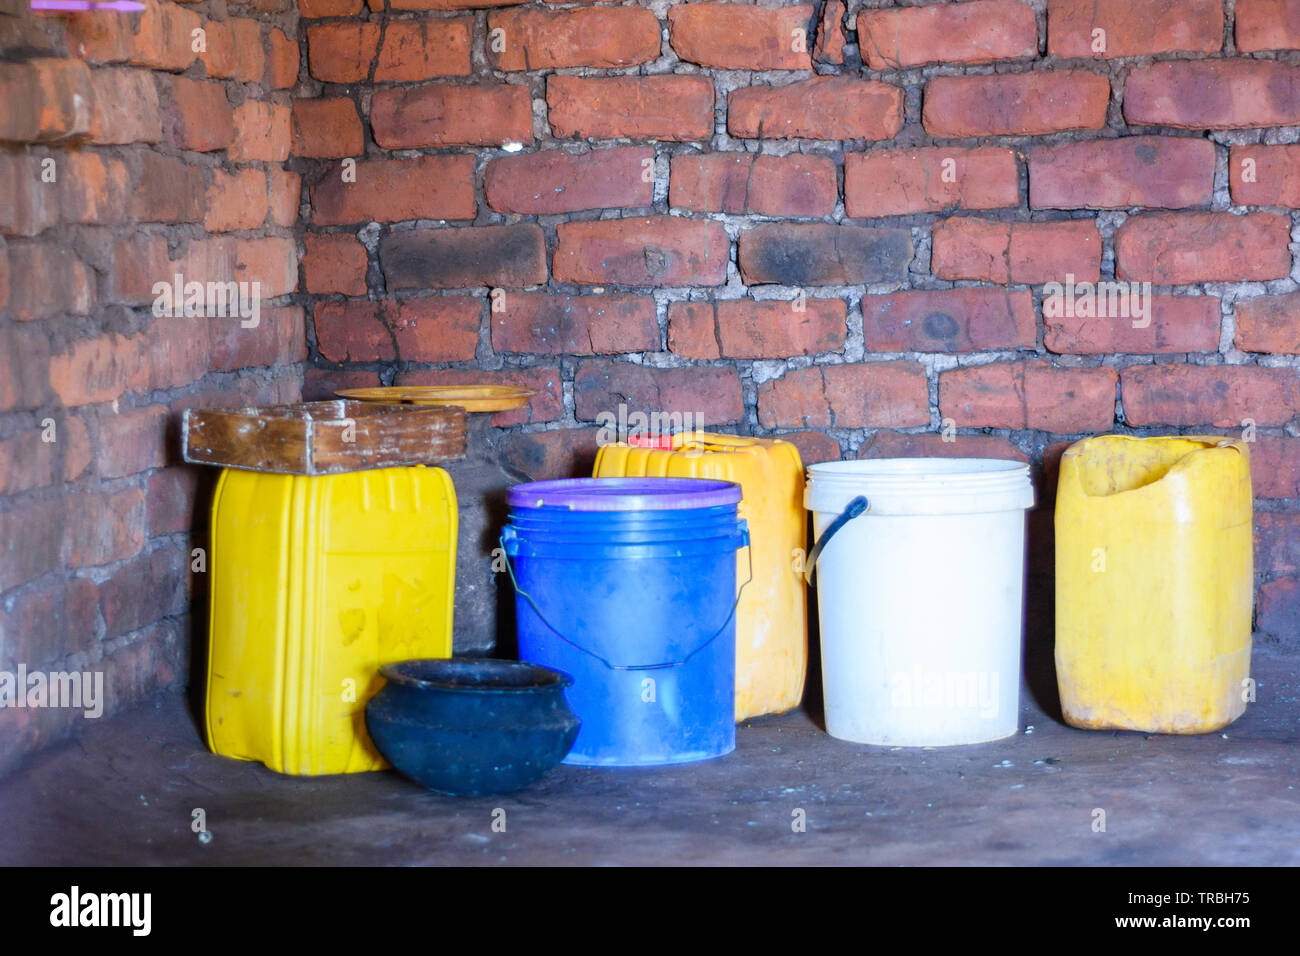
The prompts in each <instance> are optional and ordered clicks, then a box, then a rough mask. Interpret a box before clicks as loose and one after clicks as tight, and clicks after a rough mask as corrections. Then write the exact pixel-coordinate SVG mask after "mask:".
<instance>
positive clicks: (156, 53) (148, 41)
mask: <svg viewBox="0 0 1300 956" xmlns="http://www.w3.org/2000/svg"><path fill="white" fill-rule="evenodd" d="M145 3H146V4H147V9H146V10H145V11H144V12H143V13H141V14H140V22H139V27H138V29H137V31H136V34H135V36H134V37H133V38H132V41H131V56H130V63H131V64H132V65H134V66H147V67H149V68H150V69H154V70H166V71H168V72H171V73H181V72H184V71H185V70H187V69H188V68H189V66H190V64H191V63H193V62H194V58H195V53H194V47H193V44H194V36H193V34H194V31H195V30H197V29H199V28H200V27H202V26H203V18H202V17H200V16H199V15H198V14H197V13H195V12H194V11H193V10H186V9H185V8H184V7H178V6H177V5H176V4H174V3H167V2H158V0H145ZM254 79H256V77H254Z"/></svg>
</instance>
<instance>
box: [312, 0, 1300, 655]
mask: <svg viewBox="0 0 1300 956" xmlns="http://www.w3.org/2000/svg"><path fill="white" fill-rule="evenodd" d="M489 6H490V7H492V9H487V10H482V9H475V8H478V7H489ZM849 8H850V9H848V10H846V9H845V5H844V4H843V3H841V2H839V0H825V2H821V3H815V4H803V5H792V4H787V5H779V6H778V5H776V4H772V3H768V2H763V3H759V4H757V5H751V4H736V5H731V4H721V3H712V2H692V3H669V2H664V0H651V2H635V3H623V4H619V5H611V4H603V3H601V4H592V3H549V2H532V3H508V2H504V0H503V2H501V3H498V4H493V3H492V2H491V0H400V2H399V0H389V2H388V4H387V5H386V6H385V4H383V3H382V2H380V0H371V2H370V3H369V4H368V5H367V6H364V7H363V3H362V0H300V13H301V15H302V17H303V20H302V26H303V38H304V40H305V44H306V47H307V66H308V76H307V77H306V78H305V80H304V83H303V85H302V86H301V87H300V90H299V93H300V98H298V99H295V101H294V107H293V108H294V136H295V139H294V152H295V154H296V156H298V157H301V159H296V160H294V163H295V168H299V169H300V170H301V171H302V172H303V173H304V175H305V176H306V178H307V180H308V181H309V182H311V183H313V185H312V186H311V190H310V197H309V198H310V207H311V208H310V212H309V213H308V214H307V216H306V219H305V226H306V232H305V236H304V239H305V247H306V258H305V260H304V279H305V286H304V290H305V292H306V293H308V295H307V296H306V301H307V302H308V304H309V306H310V309H311V321H310V323H309V326H310V331H309V334H310V340H311V349H312V358H313V364H314V366H315V367H314V369H313V370H312V371H310V372H309V373H308V384H307V389H308V391H309V392H310V393H312V394H326V393H328V391H329V390H330V389H331V388H333V387H336V386H338V385H341V384H378V383H385V384H389V383H398V384H402V383H436V382H460V381H465V380H470V379H483V378H488V379H491V380H501V381H507V382H520V383H525V384H530V385H533V386H534V387H537V388H538V389H539V394H538V397H537V398H536V399H535V400H534V401H533V403H532V405H531V407H530V408H529V409H528V411H527V413H526V414H522V415H512V416H508V417H502V419H501V421H500V424H502V425H508V426H510V428H511V429H512V432H513V433H512V434H511V435H509V436H508V438H507V439H506V443H505V445H506V448H507V450H508V452H509V454H510V455H511V457H512V458H513V460H514V463H515V464H516V465H517V466H519V467H521V468H523V469H524V470H525V471H527V472H528V473H530V474H533V475H535V476H552V475H563V474H571V473H576V472H578V471H580V470H581V469H582V467H583V466H584V465H585V464H586V463H587V462H588V461H589V460H590V455H591V450H592V447H593V446H594V442H595V432H594V430H593V427H592V426H593V423H594V421H595V419H596V416H597V415H598V414H599V413H601V412H606V411H608V412H614V411H616V410H617V408H618V406H619V404H620V403H624V404H626V405H628V406H629V407H630V408H632V409H634V410H635V409H641V410H666V411H681V412H687V411H691V412H701V413H703V416H704V418H705V420H706V421H707V422H708V423H709V424H710V426H711V427H723V428H726V429H732V430H737V431H741V432H746V433H753V434H761V435H782V436H786V437H789V438H791V439H792V440H794V441H796V442H797V443H798V444H799V446H800V448H801V449H802V450H803V453H804V456H805V458H806V459H807V460H808V461H810V462H815V461H820V460H826V459H834V458H842V457H843V458H854V457H875V456H893V455H917V454H939V455H949V454H956V455H997V456H1014V457H1019V458H1023V459H1027V460H1030V461H1032V462H1033V463H1034V465H1035V472H1036V476H1037V479H1038V483H1039V493H1040V507H1039V509H1038V511H1037V513H1036V514H1035V515H1034V517H1033V519H1032V531H1031V574H1032V576H1033V580H1034V582H1035V584H1036V588H1035V594H1036V595H1037V596H1036V597H1032V598H1031V608H1030V610H1031V637H1032V636H1034V634H1039V635H1041V634H1044V633H1050V619H1051V604H1050V583H1051V578H1050V572H1051V547H1052V543H1051V509H1052V505H1053V501H1052V487H1053V484H1054V481H1055V470H1054V462H1055V460H1056V459H1057V458H1059V454H1060V451H1061V449H1062V448H1063V447H1064V446H1065V445H1066V444H1068V443H1069V441H1071V440H1072V439H1075V438H1078V437H1080V436H1085V435H1090V434H1094V433H1098V432H1111V431H1124V432H1132V433H1136V434H1159V433H1170V432H1176V431H1178V432H1184V433H1187V432H1211V431H1212V432H1223V433H1231V434H1246V435H1247V436H1248V437H1251V438H1253V439H1254V445H1253V446H1252V447H1253V450H1254V470H1255V482H1256V491H1257V494H1258V496H1259V500H1258V502H1257V508H1258V517H1257V537H1258V572H1259V582H1260V585H1261V589H1260V597H1259V611H1258V624H1259V627H1260V628H1261V629H1262V630H1263V631H1264V632H1266V633H1268V634H1272V635H1284V636H1285V637H1286V638H1289V639H1290V640H1292V641H1294V640H1295V639H1296V636H1297V627H1298V621H1300V579H1297V577H1296V573H1297V570H1298V569H1300V547H1298V546H1297V545H1296V543H1295V542H1296V541H1298V540H1300V499H1297V495H1298V494H1300V439H1297V437H1295V436H1296V435H1297V434H1300V430H1297V417H1296V416H1297V413H1298V412H1300V388H1298V380H1297V366H1298V365H1300V362H1298V361H1297V355H1300V292H1297V289H1300V285H1297V281H1296V280H1297V279H1298V278H1300V269H1298V268H1297V267H1296V265H1295V260H1294V255H1295V251H1296V250H1295V246H1294V245H1293V244H1292V230H1293V228H1294V227H1295V221H1294V216H1295V213H1294V212H1293V209H1294V208H1296V207H1297V206H1300V145H1296V140H1297V138H1298V136H1297V126H1298V125H1300V0H1235V2H1234V0H1227V2H1226V3H1225V2H1220V0H1028V2H1021V0H965V2H956V3H945V2H937V3H936V2H925V0H922V2H912V0H905V2H902V3H888V2H879V0H867V2H865V3H858V2H850V4H849ZM345 157H350V158H351V159H353V160H354V161H355V173H356V181H355V182H353V183H347V182H344V181H343V180H344V176H343V169H344V165H343V159H344V158H345ZM1068 275H1073V276H1074V278H1075V281H1076V282H1096V281H1098V280H1107V281H1115V280H1124V281H1132V282H1136V283H1141V282H1150V283H1152V286H1153V295H1152V298H1151V299H1150V308H1149V312H1148V319H1149V321H1148V322H1147V324H1145V327H1135V322H1133V321H1130V320H1129V319H1127V318H1115V317H1112V318H1102V319H1098V318H1091V317H1087V318H1076V317H1072V316H1068V315H1056V314H1049V315H1045V310H1044V304H1045V303H1044V286H1045V285H1046V284H1047V283H1050V282H1059V283H1065V282H1066V280H1067V276H1068ZM1047 311H1048V312H1051V311H1052V310H1051V309H1048V310H1047ZM1136 324H1138V325H1141V324H1142V323H1141V322H1138V323H1136ZM945 426H947V427H946V428H945ZM945 431H946V432H947V436H946V437H948V438H951V439H953V440H951V441H946V440H945ZM1045 628H1046V630H1045Z"/></svg>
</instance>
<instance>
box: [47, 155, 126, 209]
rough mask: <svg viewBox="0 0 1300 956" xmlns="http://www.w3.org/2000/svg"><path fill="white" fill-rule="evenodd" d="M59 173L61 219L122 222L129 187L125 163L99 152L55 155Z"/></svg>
mask: <svg viewBox="0 0 1300 956" xmlns="http://www.w3.org/2000/svg"><path fill="white" fill-rule="evenodd" d="M51 158H53V159H54V160H55V168H56V170H57V172H58V177H59V178H58V192H59V218H60V219H62V220H63V221H64V222H81V223H84V222H96V223H116V222H121V221H122V219H123V217H124V216H125V215H126V208H127V195H128V192H129V186H128V183H127V180H128V178H129V177H128V175H127V169H126V164H125V163H124V162H122V160H120V159H116V158H114V157H111V156H108V157H105V156H102V155H100V154H99V153H92V152H85V151H77V152H69V153H63V154H54V155H53V156H52V157H51Z"/></svg>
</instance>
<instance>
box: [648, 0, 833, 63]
mask: <svg viewBox="0 0 1300 956" xmlns="http://www.w3.org/2000/svg"><path fill="white" fill-rule="evenodd" d="M668 23H669V25H670V28H671V31H672V32H671V34H670V36H669V42H670V43H671V44H672V48H673V51H674V52H675V53H676V54H677V56H678V57H680V58H681V59H683V60H686V61H687V62H690V63H699V64H700V65H701V66H709V67H717V68H720V69H724V70H807V69H811V68H812V60H811V58H810V56H809V54H808V50H809V43H808V40H809V37H810V36H811V30H810V27H811V25H812V23H813V7H812V5H811V4H799V5H796V6H783V7H777V8H776V9H767V8H764V7H757V6H750V5H749V4H739V3H689V4H677V5H675V6H672V7H669V8H668ZM655 52H656V54H657V53H658V47H657V45H656V50H655Z"/></svg>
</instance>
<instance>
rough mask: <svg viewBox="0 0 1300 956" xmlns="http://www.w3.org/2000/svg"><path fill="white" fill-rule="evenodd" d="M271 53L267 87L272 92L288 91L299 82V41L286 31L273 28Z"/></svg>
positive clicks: (267, 70)
mask: <svg viewBox="0 0 1300 956" xmlns="http://www.w3.org/2000/svg"><path fill="white" fill-rule="evenodd" d="M270 37H271V52H270V54H269V55H268V56H267V58H266V85H267V87H268V88H270V89H272V90H287V89H290V88H292V87H293V85H294V84H295V83H297V82H298V61H299V52H298V41H297V40H290V39H289V38H288V37H287V36H285V34H284V31H283V30H280V29H278V28H275V27H272V28H271V33H270Z"/></svg>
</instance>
